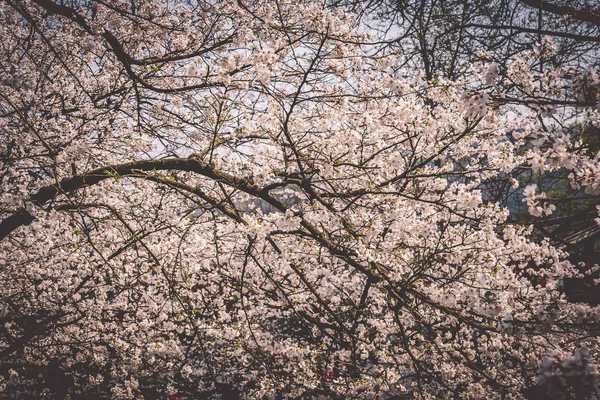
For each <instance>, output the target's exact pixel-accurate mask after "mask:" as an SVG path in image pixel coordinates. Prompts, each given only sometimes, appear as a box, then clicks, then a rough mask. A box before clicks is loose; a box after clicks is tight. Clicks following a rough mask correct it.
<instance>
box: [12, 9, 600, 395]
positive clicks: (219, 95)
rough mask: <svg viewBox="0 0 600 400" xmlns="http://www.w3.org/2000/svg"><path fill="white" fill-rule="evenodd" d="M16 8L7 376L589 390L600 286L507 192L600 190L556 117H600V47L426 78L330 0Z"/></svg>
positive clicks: (92, 390) (43, 382)
mask: <svg viewBox="0 0 600 400" xmlns="http://www.w3.org/2000/svg"><path fill="white" fill-rule="evenodd" d="M0 7H1V8H0V19H1V23H0V30H2V37H3V41H2V43H1V44H0V52H1V53H2V57H1V58H0V60H1V61H0V86H1V87H0V93H1V94H0V115H1V118H0V155H1V164H0V181H1V184H2V199H1V203H0V279H1V282H2V284H1V285H0V299H1V300H0V321H1V322H2V324H0V367H1V369H0V370H2V371H3V372H2V374H1V375H0V387H1V388H2V389H3V392H4V393H8V394H9V396H10V395H12V396H13V397H16V398H24V397H25V396H27V395H31V396H38V397H39V395H40V393H42V392H43V391H44V390H50V392H52V393H51V395H52V396H54V398H61V397H64V396H65V395H67V394H69V395H70V396H72V397H73V396H78V395H80V396H86V397H85V398H90V396H92V395H96V396H97V397H99V398H108V397H111V398H126V399H129V398H167V397H168V396H181V397H183V396H189V397H190V398H218V397H221V398H249V399H260V398H305V399H306V398H311V397H312V398H319V397H320V398H369V396H370V398H375V396H379V398H392V397H393V396H397V395H400V394H405V393H409V392H410V393H413V395H414V396H415V397H417V398H431V399H433V398H450V399H453V398H473V399H475V398H482V397H487V398H490V399H496V398H497V399H500V398H522V397H523V395H524V392H523V391H524V390H525V389H526V388H529V387H532V386H534V385H536V384H539V383H544V382H546V383H548V386H549V387H553V388H555V389H556V388H557V387H559V388H560V390H562V391H563V392H564V393H570V391H571V392H572V390H579V391H581V393H582V395H583V396H592V395H594V393H596V394H597V392H598V385H599V382H598V380H597V378H596V376H597V368H598V361H597V360H598V352H599V347H600V346H599V343H598V339H597V337H598V333H599V332H600V310H599V309H598V308H597V307H596V308H593V307H590V306H586V305H583V304H568V303H567V302H566V299H565V297H564V295H562V294H561V292H560V290H559V288H558V281H559V279H561V278H563V277H564V276H569V275H570V274H572V275H576V274H578V272H577V270H576V269H575V268H574V266H572V265H571V264H570V263H569V262H567V261H566V260H565V258H566V254H565V252H564V251H563V250H561V249H560V248H558V247H556V246H554V245H553V244H552V243H550V241H549V240H547V239H539V238H537V237H534V236H533V235H532V229H533V227H532V226H531V225H523V224H514V223H512V222H511V221H510V220H509V216H510V212H509V211H508V209H506V207H503V206H502V205H501V204H500V203H499V202H497V201H493V200H491V199H490V196H489V195H488V191H487V190H488V188H489V186H490V183H491V182H497V181H499V180H506V181H508V182H512V181H511V179H513V180H514V178H512V175H511V174H512V173H513V172H514V171H517V170H519V169H523V168H529V169H532V170H539V171H552V170H557V169H559V168H564V169H568V170H570V171H572V176H571V178H570V180H571V184H572V186H573V188H577V187H580V188H582V190H584V191H587V193H588V194H591V195H596V194H597V191H598V187H600V184H598V182H599V179H600V178H599V177H598V176H597V171H598V168H600V167H599V166H598V160H597V157H595V155H593V154H590V153H589V151H588V149H586V148H585V146H579V145H578V142H577V141H573V140H572V139H571V137H570V136H568V135H566V134H564V133H563V134H561V133H560V131H559V122H560V121H562V122H568V120H569V118H571V117H570V115H571V114H568V112H569V110H576V111H577V113H578V114H576V115H581V112H582V110H583V111H584V113H585V120H586V121H589V123H596V122H595V121H596V120H597V110H596V109H592V108H590V106H595V105H596V103H597V100H598V99H597V98H594V99H593V101H588V100H589V98H590V97H589V96H590V95H589V93H590V92H593V93H596V92H594V90H595V88H596V86H597V72H595V71H582V70H581V71H579V70H578V71H568V70H566V69H564V68H562V69H561V68H560V67H558V68H553V69H547V70H544V71H540V69H537V68H535V63H536V62H538V61H539V60H540V57H542V58H543V57H545V56H546V55H547V54H550V53H551V52H552V45H551V43H550V42H542V43H540V44H539V46H537V47H535V48H534V49H533V50H531V51H529V52H527V53H523V54H520V55H519V56H517V57H515V58H514V60H513V61H512V62H511V63H510V64H509V65H507V66H506V67H504V66H498V64H496V63H494V62H493V60H491V59H490V60H484V61H482V62H480V63H479V64H474V65H473V66H472V67H471V71H472V73H471V74H468V75H466V76H465V77H464V78H461V79H460V80H454V81H450V80H444V79H436V80H428V79H427V77H422V76H421V75H422V74H417V73H415V74H413V75H410V74H408V73H407V70H406V66H405V64H404V59H403V56H402V54H398V53H396V52H391V51H387V52H386V51H376V49H379V47H377V46H376V45H373V42H374V39H373V38H372V37H371V36H369V34H368V31H366V30H365V29H363V28H364V27H362V26H360V25H359V24H358V22H357V21H358V20H357V19H356V16H355V15H354V14H352V13H346V12H344V11H342V10H340V9H337V8H327V7H325V5H324V4H322V3H318V2H288V3H286V2H278V1H273V2H266V1H265V2H246V1H236V2H230V1H223V2H214V1H209V2H202V1H189V2H188V1H177V2H174V1H155V0H149V1H137V0H136V1H130V2H122V1H118V0H107V1H94V2H84V1H75V0H73V1H61V2H55V1H53V0H24V1H19V0H5V1H4V2H3V3H1V5H0ZM364 32H367V33H364ZM568 82H571V83H572V84H571V85H570V86H569V85H568V84H567V83H568ZM581 93H587V94H586V95H585V96H586V97H585V98H586V99H588V100H585V101H577V102H574V101H571V100H569V99H570V97H573V96H575V97H577V96H582V94H581ZM546 98H552V99H553V104H554V103H558V104H559V105H561V106H564V107H563V109H564V112H563V113H562V114H561V115H560V118H559V117H557V115H556V110H554V109H552V107H547V106H548V104H547V103H546V100H544V99H546ZM561 110H562V109H561ZM551 119H552V120H553V121H557V122H556V123H555V126H556V127H557V128H556V129H552V130H550V129H547V128H548V127H549V126H550V125H549V124H550V122H549V121H550V120H551ZM553 126H554V125H553ZM550 132H551V133H550ZM513 183H514V184H515V186H516V183H517V182H516V181H514V182H513ZM517 190H522V191H523V192H524V196H525V203H526V205H527V207H528V209H529V211H530V212H531V214H532V216H533V217H538V218H539V217H544V216H546V215H549V214H551V213H552V212H553V211H554V210H555V206H554V204H553V203H552V199H551V198H549V197H548V196H546V197H544V194H543V193H541V192H540V191H539V188H537V187H536V186H533V184H532V185H528V186H526V187H525V188H519V189H517ZM573 190H576V189H573ZM542 282H543V283H542ZM49 365H52V366H53V370H54V372H53V373H56V371H60V374H62V375H61V376H63V378H64V379H63V378H61V379H62V380H64V384H63V385H62V386H61V387H58V388H53V387H50V386H51V385H50V384H49V383H48V382H50V381H51V380H52V379H50V378H49V377H48V376H47V375H48V374H49V372H43V373H41V376H40V372H39V371H41V369H40V368H44V367H45V368H46V370H48V369H49V367H48V366H49ZM44 374H46V376H45V377H44V376H43V375H44ZM67 377H68V379H67ZM577 379H579V381H585V382H586V383H587V386H585V387H581V386H578V387H576V388H575V389H573V385H572V383H573V382H579V381H578V380H577ZM55 381H56V380H55ZM67 381H69V382H67ZM59 386H60V385H59ZM578 393H579V392H578Z"/></svg>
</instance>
